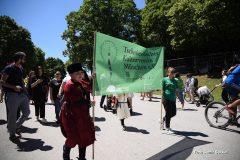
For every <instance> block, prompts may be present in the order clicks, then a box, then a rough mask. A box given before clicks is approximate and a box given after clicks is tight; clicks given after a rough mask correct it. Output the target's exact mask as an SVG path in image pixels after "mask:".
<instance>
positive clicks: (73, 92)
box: [60, 63, 95, 160]
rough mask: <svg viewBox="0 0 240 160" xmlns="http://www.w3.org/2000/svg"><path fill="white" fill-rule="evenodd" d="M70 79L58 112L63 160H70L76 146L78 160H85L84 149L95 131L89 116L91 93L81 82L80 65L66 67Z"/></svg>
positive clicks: (91, 141) (83, 82) (92, 141)
mask: <svg viewBox="0 0 240 160" xmlns="http://www.w3.org/2000/svg"><path fill="white" fill-rule="evenodd" d="M67 70H68V73H69V74H70V77H71V79H70V80H68V81H67V82H66V84H65V87H64V99H63V105H62V107H61V112H60V126H61V131H62V134H63V135H64V136H65V138H66V141H65V144H64V145H63V160H70V152H71V148H74V147H75V146H76V145H78V149H79V160H86V158H85V156H86V147H87V146H89V145H91V144H93V143H94V141H95V129H94V125H93V122H92V119H91V117H90V115H89V100H88V98H87V94H89V93H90V92H91V87H90V85H89V83H88V82H86V81H83V80H82V79H83V77H84V72H83V69H82V65H81V64H80V63H73V64H71V65H69V66H68V67H67Z"/></svg>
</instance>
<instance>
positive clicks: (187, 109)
mask: <svg viewBox="0 0 240 160" xmlns="http://www.w3.org/2000/svg"><path fill="white" fill-rule="evenodd" d="M177 110H178V111H198V110H197V109H191V108H186V109H183V110H182V109H181V108H178V109H177Z"/></svg>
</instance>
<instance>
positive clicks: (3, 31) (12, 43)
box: [0, 16, 36, 72]
mask: <svg viewBox="0 0 240 160" xmlns="http://www.w3.org/2000/svg"><path fill="white" fill-rule="evenodd" d="M0 24H1V25H0V57H1V58H0V69H3V67H4V66H5V65H6V64H7V63H10V62H12V61H13V55H14V53H15V52H18V51H22V52H25V53H26V54H27V62H26V64H25V66H24V68H25V71H26V72H28V71H29V70H30V69H31V68H32V67H33V65H34V64H35V63H36V55H35V50H34V44H33V42H32V40H31V35H30V33H29V32H28V31H27V30H26V29H25V28H23V27H21V26H19V25H17V23H16V22H15V21H14V20H13V19H11V18H10V17H8V16H0Z"/></svg>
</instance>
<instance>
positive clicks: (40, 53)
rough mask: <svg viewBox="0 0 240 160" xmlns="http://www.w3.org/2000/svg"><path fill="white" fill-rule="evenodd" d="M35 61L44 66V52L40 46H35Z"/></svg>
mask: <svg viewBox="0 0 240 160" xmlns="http://www.w3.org/2000/svg"><path fill="white" fill-rule="evenodd" d="M34 50H35V55H36V63H37V64H41V65H43V66H45V53H44V52H43V51H42V49H41V48H39V47H35V48H34Z"/></svg>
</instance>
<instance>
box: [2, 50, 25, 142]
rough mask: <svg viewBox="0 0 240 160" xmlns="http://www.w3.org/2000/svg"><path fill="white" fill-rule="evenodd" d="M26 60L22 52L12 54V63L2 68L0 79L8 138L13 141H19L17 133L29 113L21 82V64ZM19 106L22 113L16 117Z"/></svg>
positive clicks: (19, 131)
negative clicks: (6, 109)
mask: <svg viewBox="0 0 240 160" xmlns="http://www.w3.org/2000/svg"><path fill="white" fill-rule="evenodd" d="M25 61H26V54H25V53H24V52H17V53H15V54H14V63H12V64H9V65H8V66H6V67H5V68H4V70H3V76H2V79H1V84H2V86H4V87H5V90H4V91H5V94H6V104H7V108H8V122H7V125H8V131H9V134H10V137H9V140H11V141H12V142H14V143H17V142H19V137H17V136H16V133H17V134H20V133H21V130H20V128H21V126H22V124H23V123H24V122H25V120H26V119H27V118H28V116H29V114H30V109H29V98H28V94H27V90H26V88H25V86H24V82H23V74H24V70H23V67H22V65H23V64H24V63H25ZM18 108H20V110H21V112H22V115H21V116H20V117H19V118H18V119H17V121H16V118H17V110H18Z"/></svg>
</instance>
